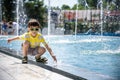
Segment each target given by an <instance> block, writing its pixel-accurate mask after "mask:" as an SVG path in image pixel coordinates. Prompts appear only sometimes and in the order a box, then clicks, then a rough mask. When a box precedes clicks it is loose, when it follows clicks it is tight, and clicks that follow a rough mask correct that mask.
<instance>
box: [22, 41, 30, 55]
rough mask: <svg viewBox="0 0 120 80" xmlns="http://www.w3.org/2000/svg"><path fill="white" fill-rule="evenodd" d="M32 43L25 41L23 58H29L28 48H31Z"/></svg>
mask: <svg viewBox="0 0 120 80" xmlns="http://www.w3.org/2000/svg"><path fill="white" fill-rule="evenodd" d="M29 45H30V43H29V42H28V41H25V42H24V43H23V56H24V57H25V56H27V53H28V48H29Z"/></svg>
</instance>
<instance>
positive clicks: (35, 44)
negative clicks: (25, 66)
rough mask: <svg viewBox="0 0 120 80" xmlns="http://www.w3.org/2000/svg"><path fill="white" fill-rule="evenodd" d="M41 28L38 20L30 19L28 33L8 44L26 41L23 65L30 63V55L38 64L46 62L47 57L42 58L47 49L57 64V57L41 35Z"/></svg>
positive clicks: (23, 48) (9, 40)
mask: <svg viewBox="0 0 120 80" xmlns="http://www.w3.org/2000/svg"><path fill="white" fill-rule="evenodd" d="M40 28H41V25H40V23H39V22H38V21H37V20H36V19H30V21H29V22H28V32H26V33H24V34H23V35H20V36H17V37H14V38H10V39H8V43H10V42H11V41H14V40H18V39H21V40H24V41H25V42H24V43H23V44H22V50H23V59H22V63H27V62H28V57H27V55H28V54H30V55H33V56H35V59H36V62H46V61H47V59H46V58H45V57H43V58H42V57H41V56H42V55H43V54H44V53H45V52H46V49H47V50H48V52H49V53H50V55H51V56H52V58H53V60H54V61H55V62H57V59H56V56H55V55H54V53H53V51H52V49H51V48H50V47H49V45H48V44H47V43H46V41H45V39H44V38H43V36H42V34H41V33H39V30H40ZM41 43H42V44H43V45H44V47H42V46H41Z"/></svg>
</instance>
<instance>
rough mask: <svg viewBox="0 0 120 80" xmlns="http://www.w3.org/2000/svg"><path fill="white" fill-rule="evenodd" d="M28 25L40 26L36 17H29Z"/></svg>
mask: <svg viewBox="0 0 120 80" xmlns="http://www.w3.org/2000/svg"><path fill="white" fill-rule="evenodd" d="M30 26H38V27H39V28H40V27H41V25H40V23H39V22H38V21H37V20H36V19H30V20H29V22H28V27H30Z"/></svg>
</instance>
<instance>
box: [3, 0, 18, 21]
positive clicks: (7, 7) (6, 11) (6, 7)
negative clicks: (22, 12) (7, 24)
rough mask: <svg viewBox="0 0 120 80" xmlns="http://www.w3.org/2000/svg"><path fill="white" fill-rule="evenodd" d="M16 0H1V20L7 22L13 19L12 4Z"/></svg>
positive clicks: (14, 5)
mask: <svg viewBox="0 0 120 80" xmlns="http://www.w3.org/2000/svg"><path fill="white" fill-rule="evenodd" d="M15 1H16V0H2V19H6V20H7V21H10V20H12V21H13V20H14V18H15V7H16V4H15V3H14V2H15Z"/></svg>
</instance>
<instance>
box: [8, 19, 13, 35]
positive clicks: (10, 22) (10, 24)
mask: <svg viewBox="0 0 120 80" xmlns="http://www.w3.org/2000/svg"><path fill="white" fill-rule="evenodd" d="M14 31H15V29H14V26H13V22H12V21H9V22H8V29H7V32H8V35H13V34H14Z"/></svg>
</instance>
